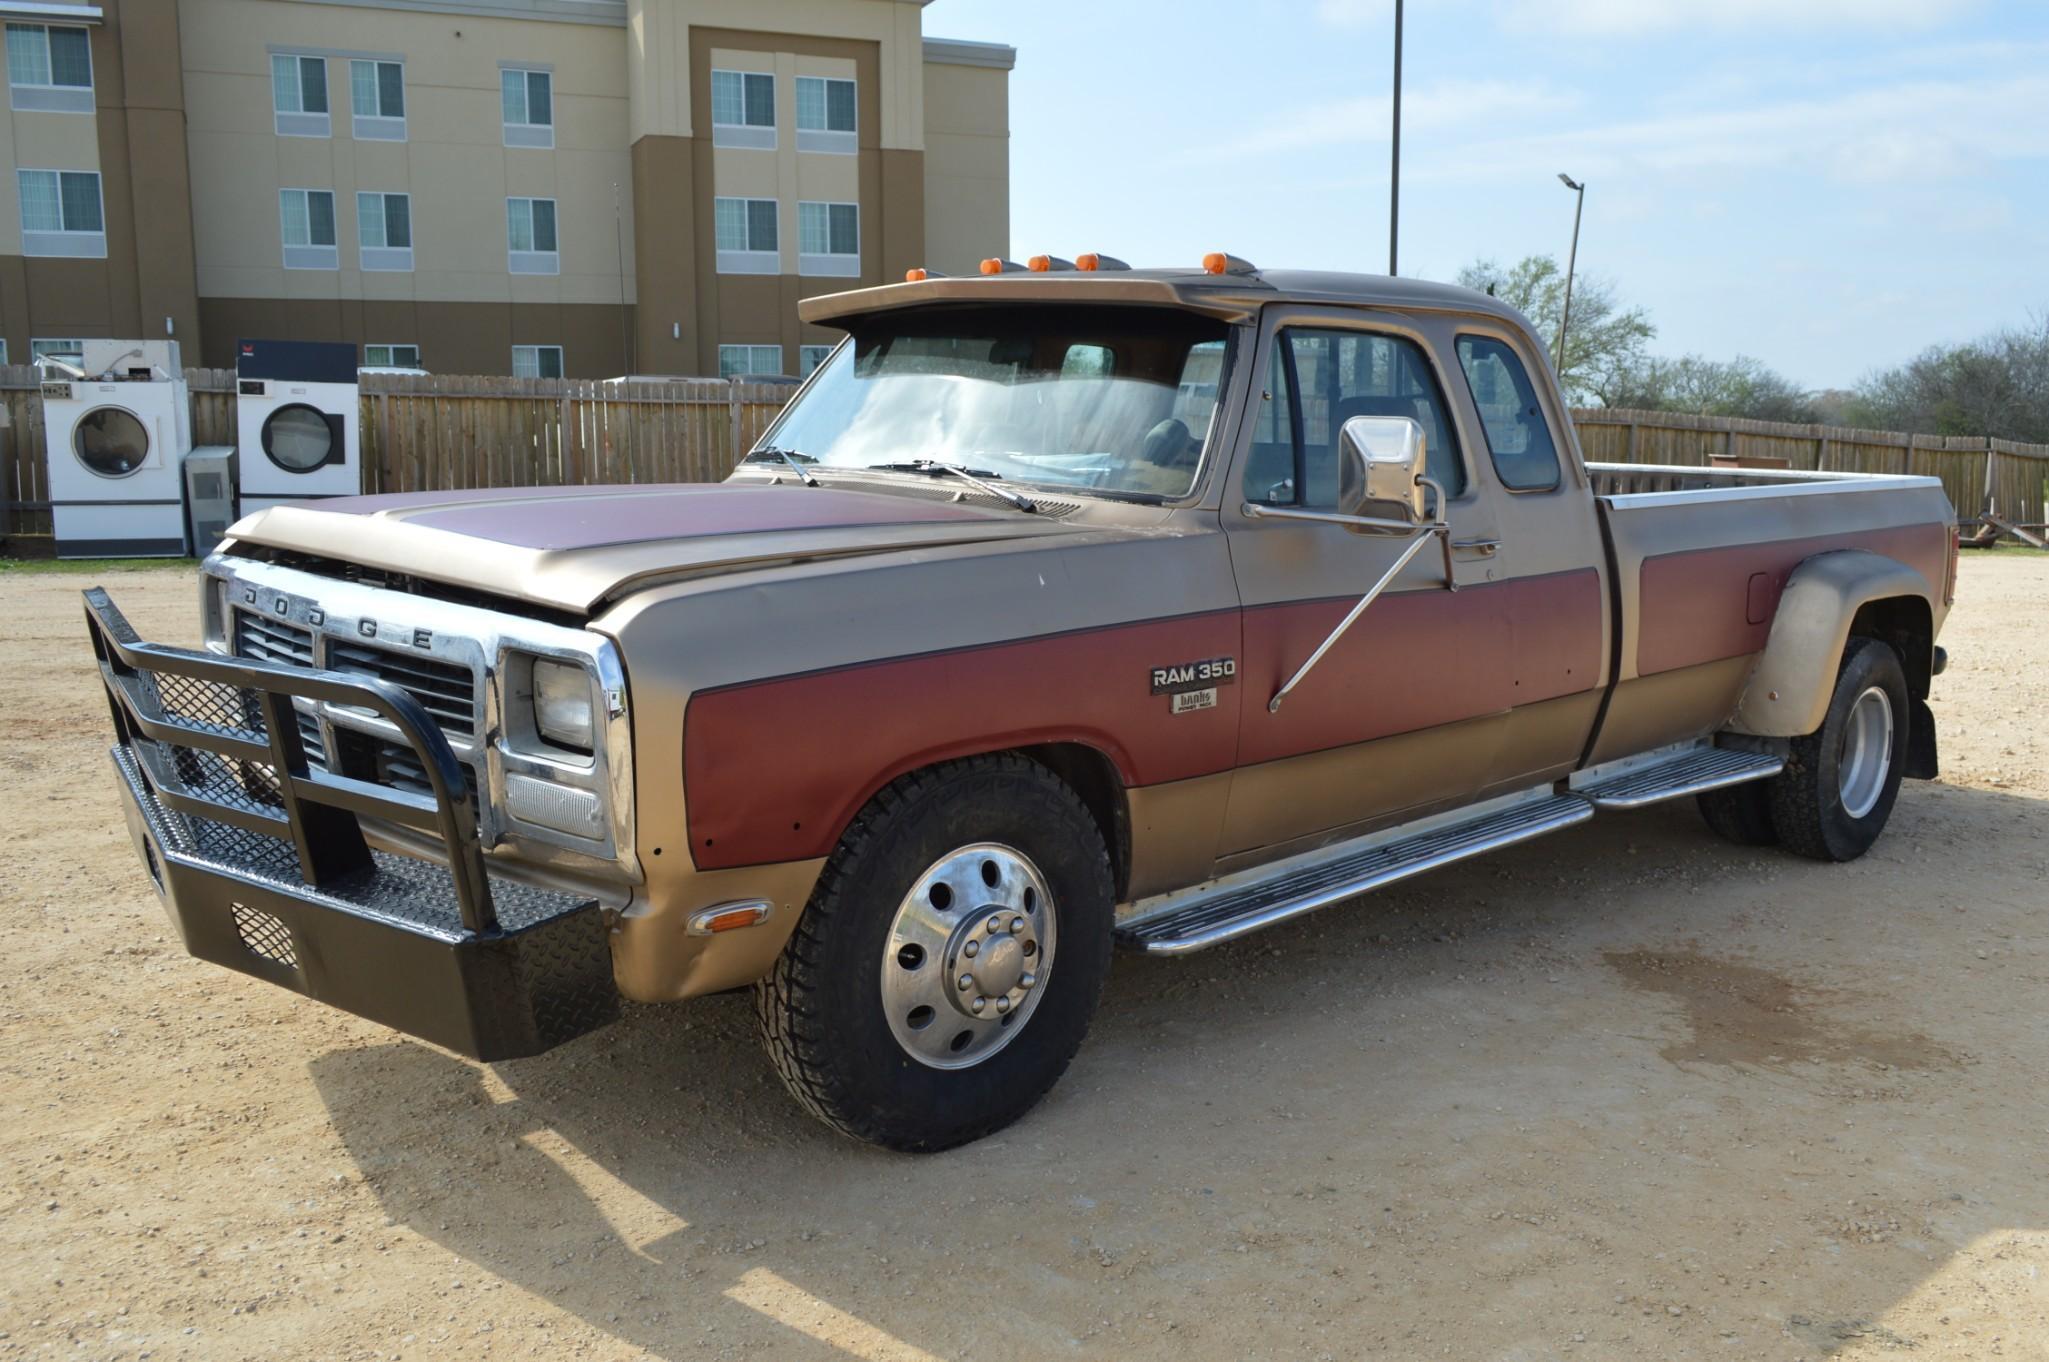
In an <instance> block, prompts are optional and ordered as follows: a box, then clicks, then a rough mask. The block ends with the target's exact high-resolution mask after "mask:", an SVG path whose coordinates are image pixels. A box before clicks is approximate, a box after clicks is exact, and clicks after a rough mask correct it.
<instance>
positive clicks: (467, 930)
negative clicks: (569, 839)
mask: <svg viewBox="0 0 2049 1362" xmlns="http://www.w3.org/2000/svg"><path fill="white" fill-rule="evenodd" d="M86 614H87V620H88V622H89V623H90V624H91V626H92V633H93V641H94V647H95V651H96V652H97V653H98V654H99V659H100V668H101V674H102V678H103V679H104V680H105V682H106V684H107V691H108V696H109V699H110V701H111V703H112V709H113V717H114V727H115V732H116V736H117V738H118V739H119V741H118V742H117V743H116V745H115V747H114V750H113V761H114V769H115V772H116V775H117V777H118V781H119V786H120V790H121V795H122V811H123V814H124V816H125V817H126V819H127V823H128V829H129V834H130V836H131V837H132V838H133V839H134V841H135V844H136V850H137V853H138V854H139V855H140V856H141V858H142V860H143V862H144V864H145V866H146V867H147V868H148V870H149V872H150V876H151V878H152V879H153V880H154V881H155V884H156V888H157V892H158V894H159V896H160V897H161V898H162V900H163V904H164V908H165V911H166V912H167V913H168V914H169V916H170V919H171V922H172V924H173V925H174V926H175V927H176V928H177V929H178V933H179V935H180V937H181V938H182V939H183V941H184V943H185V948H186V950H187V951H189V952H190V953H191V954H192V955H194V956H196V957H198V958H199V959H202V960H209V961H212V962H213V963H215V964H219V965H225V966H226V967H228V968H229V969H233V970H236V971H238V972H240V973H243V974H247V975H251V976H253V977H255V978H258V979H264V980H268V981H269V982H271V983H274V984H278V985H280V986H282V987H284V988H289V989H292V990H293V991H294V992H298V993H303V994H305V995H306V996H308V997H310V998H316V999H319V1000H320V1001H321V1002H325V1003H328V1004H331V1005H333V1006H335V1007H339V1008H342V1009H345V1010H346V1011H349V1012H353V1013H355V1014H357V1015H358V1016H362V1017H366V1018H369V1019H370V1020H372V1021H377V1022H382V1023H384V1024H385V1025H388V1026H393V1027H396V1028H398V1029H399V1030H401V1031H406V1032H409V1033H411V1034H413V1035H416V1036H420V1037H422V1038H423V1039H426V1040H430V1041H433V1042H434V1043H436V1044H438V1045H444V1046H446V1047H448V1048H449V1049H451V1050H455V1051H458V1052H460V1053H462V1054H465V1055H469V1056H470V1057H472V1058H475V1059H481V1060H501V1059H515V1058H519V1057H522V1056H526V1055H533V1054H538V1053H540V1052H541V1051H543V1050H547V1049H549V1048H551V1047H553V1046H556V1045H559V1044H561V1043H563V1042H564V1041H567V1040H571V1039H573V1038H574V1037H576V1036H579V1035H582V1034H584V1033H585V1032H588V1031H591V1030H594V1029H596V1028H597V1027H600V1026H602V1025H604V1024H606V1023H607V1022H609V1021H611V1020H613V1019H614V1018H615V1017H616V1016H617V1014H618V1006H619V999H618V993H617V991H616V989H615V988H614V986H613V982H612V964H611V951H610V947H609V943H608V936H607V929H606V926H605V922H604V919H603V916H602V911H601V909H600V907H599V905H598V903H597V901H596V900H594V899H590V898H584V897H579V896H576V895H572V894H565V893H560V892H556V891H553V890H548V889H541V888H536V887H533V886H529V885H523V884H518V883H514V882H512V881H509V880H505V879H502V878H500V877H497V876H493V875H491V874H490V873H489V871H488V869H487V868H486V866H485V864H484V860H483V857H482V856H481V855H480V854H478V849H477V846H476V831H475V824H474V821H473V818H470V817H467V816H466V808H467V806H466V804H465V803H464V802H463V801H464V800H465V799H466V796H465V795H464V794H463V792H462V785H461V781H460V775H459V768H458V767H457V766H456V765H455V759H454V757H453V755H452V754H451V753H449V751H448V749H447V745H446V742H445V740H443V739H442V738H441V735H440V732H439V730H438V729H436V728H435V727H434V725H433V723H432V721H431V720H430V719H429V718H428V717H427V715H426V714H425V712H424V711H422V710H420V709H419V707H418V705H417V704H416V703H414V702H412V701H411V700H410V698H409V697H407V696H406V695H405V694H404V693H403V692H400V691H398V690H396V689H395V688H393V687H390V686H388V685H386V684H385V683H382V682H377V681H370V680H366V679H364V678H360V677H353V676H345V675H343V674H340V673H335V672H322V671H306V670H302V669H297V668H290V667H282V666H277V665H274V664H268V663H257V662H246V661H232V662H231V661H228V660H226V659H222V658H218V657H214V656H212V655H209V654H204V653H194V652H189V651H187V650H183V649H176V648H164V647H160V646H157V645H153V644H147V643H143V642H141V641H140V640H139V639H137V638H136V637H135V636H134V633H133V631H132V630H130V629H129V628H128V625H127V622H126V620H124V619H122V617H121V615H120V612H119V611H117V610H115V609H114V606H113V603H112V602H111V601H109V600H108V599H107V598H106V596H105V594H104V593H103V592H97V591H95V592H90V593H88V594H87V612H86ZM308 693H311V694H312V695H313V696H314V698H317V699H320V700H322V701H324V702H328V703H354V704H359V705H364V706H367V707H370V708H373V709H375V710H378V711H380V712H382V713H383V714H385V716H386V717H387V718H389V719H390V720H391V721H392V722H393V723H394V724H395V725H396V726H397V727H398V728H399V729H401V730H402V731H403V733H404V736H405V737H406V739H407V740H408V742H409V743H411V744H412V746H413V747H414V748H415V750H416V751H417V753H418V755H419V757H420V760H421V762H422V764H423V766H424V767H426V768H427V769H429V770H430V771H433V772H438V773H440V774H439V775H437V777H436V779H435V780H434V781H433V782H432V784H433V786H434V793H433V795H432V796H431V797H430V796H425V795H409V794H403V793H400V792H398V791H393V790H388V789H384V788H382V787H377V786H371V785H366V784H363V783H361V782H357V781H352V780H349V779H347V778H345V777H340V776H335V775H331V774H328V773H326V772H322V771H319V770H317V769H309V768H308V766H307V764H306V760H305V754H304V752H303V751H302V750H300V747H299V743H298V741H297V738H296V726H295V725H293V724H292V723H291V722H290V719H289V715H290V714H291V705H292V700H293V699H294V698H295V697H297V696H300V695H304V694H308ZM273 717H281V718H285V720H286V721H285V722H284V723H282V724H277V725H273V724H271V723H270V722H269V720H270V719H271V718H273ZM362 814H368V815H371V816H373V817H387V818H392V819H395V820H397V821H401V822H406V823H409V824H410V825H412V826H415V827H420V828H423V829H429V830H434V831H437V832H439V833H440V834H441V835H442V837H443V844H444V845H445V846H446V847H447V852H448V855H447V861H446V863H445V864H443V863H436V862H433V861H427V860H419V859H415V858H413V857H408V856H398V855H393V854H391V853H387V852H381V851H375V850H372V849H370V848H369V847H368V845H367V844H366V843H365V841H364V839H363V837H362V833H361V827H360V824H359V823H358V821H357V818H358V816H359V815H362Z"/></svg>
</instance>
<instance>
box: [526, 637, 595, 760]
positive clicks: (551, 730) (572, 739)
mask: <svg viewBox="0 0 2049 1362" xmlns="http://www.w3.org/2000/svg"><path fill="white" fill-rule="evenodd" d="M534 727H535V728H536V729H538V730H539V731H540V734H541V736H542V737H543V738H546V739H547V740H548V741H549V742H552V743H556V744H559V745H560V746H563V747H569V748H574V749H575V750H576V751H578V752H588V751H590V750H591V734H592V733H593V731H594V730H595V727H596V725H595V720H594V719H593V716H592V714H591V677H590V673H589V672H587V671H585V670H584V669H583V668H582V667H581V666H579V665H578V664H576V663H574V662H557V661H555V660H553V659H552V658H546V657H537V658H535V659H534Z"/></svg>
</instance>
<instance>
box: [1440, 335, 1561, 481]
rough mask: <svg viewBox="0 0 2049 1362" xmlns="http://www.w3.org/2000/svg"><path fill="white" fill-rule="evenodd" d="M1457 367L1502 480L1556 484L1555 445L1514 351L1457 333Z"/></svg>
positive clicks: (1476, 337)
mask: <svg viewBox="0 0 2049 1362" xmlns="http://www.w3.org/2000/svg"><path fill="white" fill-rule="evenodd" d="M1458 362H1459V367H1460V368H1461V369H1464V370H1465V371H1466V386H1467V387H1468V388H1470V389H1471V390H1472V394H1473V405H1474V406H1476V407H1478V408H1479V409H1480V424H1481V426H1482V427H1484V428H1485V429H1486V432H1487V453H1488V454H1489V455H1490V456H1491V457H1492V458H1493V460H1494V471H1495V472H1496V473H1497V474H1499V475H1500V477H1501V483H1502V486H1504V487H1507V488H1509V489H1511V490H1513V491H1517V492H1537V491H1549V490H1550V489H1551V488H1553V487H1556V486H1557V485H1558V447H1557V446H1556V445H1555V444H1553V443H1552V440H1551V427H1550V425H1549V424H1548V423H1547V422H1546V421H1545V420H1544V408H1543V405H1542V404H1541V403H1540V402H1538V400H1537V390H1536V388H1535V386H1534V385H1532V384H1531V382H1530V376H1529V374H1528V373H1527V372H1526V371H1525V370H1524V369H1523V362H1522V361H1521V360H1520V359H1518V358H1516V353H1515V351H1513V350H1511V349H1509V348H1508V346H1506V345H1504V344H1503V343H1502V342H1500V341H1498V340H1492V339H1489V338H1488V337H1486V336H1460V337H1459V338H1458Z"/></svg>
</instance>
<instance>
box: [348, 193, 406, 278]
mask: <svg viewBox="0 0 2049 1362" xmlns="http://www.w3.org/2000/svg"><path fill="white" fill-rule="evenodd" d="M356 250H357V254H358V256H359V258H360V261H361V264H362V267H363V268H364V269H366V270H409V269H411V268H412V267H413V196H412V195H410V194H358V195H356Z"/></svg>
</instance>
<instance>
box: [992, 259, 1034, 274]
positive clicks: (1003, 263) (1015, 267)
mask: <svg viewBox="0 0 2049 1362" xmlns="http://www.w3.org/2000/svg"><path fill="white" fill-rule="evenodd" d="M982 273H984V274H1023V273H1024V266H1023V265H1020V264H1018V263H1017V262H1016V261H1015V260H1004V259H1001V258H999V257H997V256H993V255H992V256H990V257H989V258H988V259H987V260H984V261H983V262H982Z"/></svg>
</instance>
